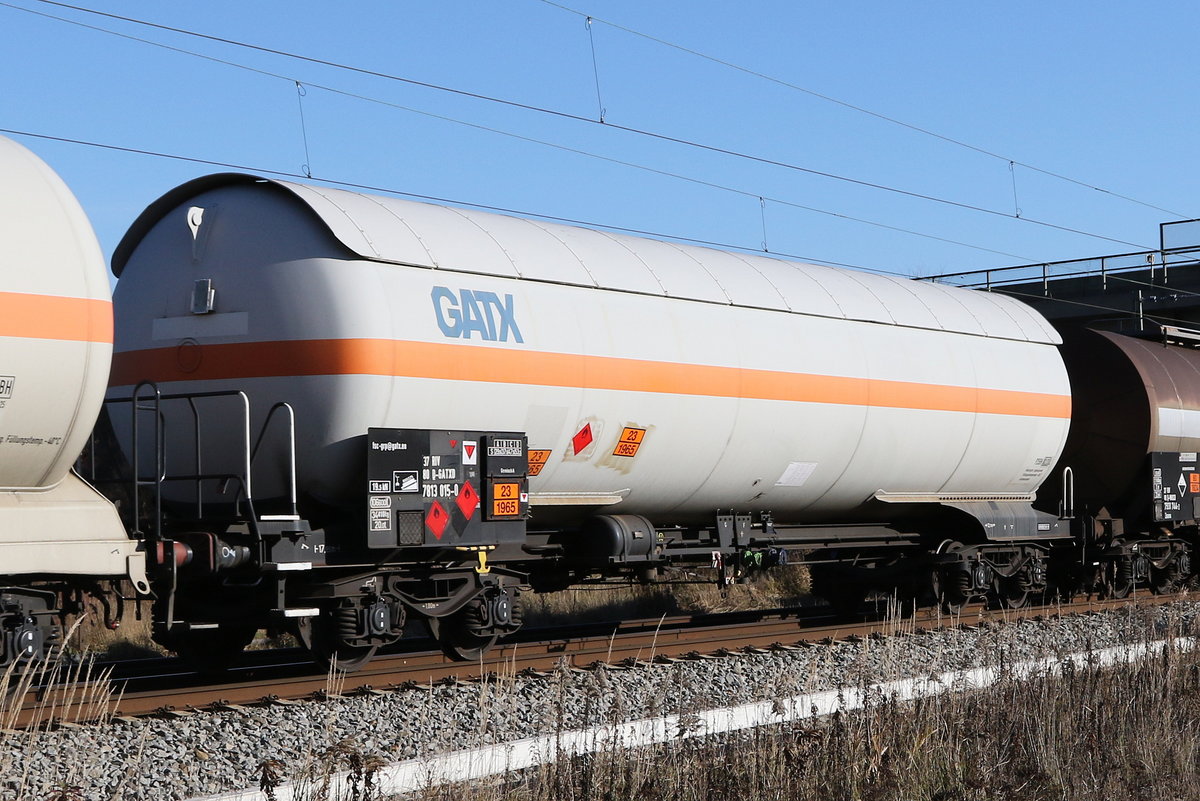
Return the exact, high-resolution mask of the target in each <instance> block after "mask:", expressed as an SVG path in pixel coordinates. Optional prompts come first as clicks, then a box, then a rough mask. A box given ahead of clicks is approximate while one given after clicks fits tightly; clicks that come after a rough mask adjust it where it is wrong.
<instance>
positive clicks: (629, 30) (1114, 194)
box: [539, 0, 1192, 219]
mask: <svg viewBox="0 0 1200 801" xmlns="http://www.w3.org/2000/svg"><path fill="white" fill-rule="evenodd" d="M539 2H542V3H545V4H546V5H548V6H552V7H554V8H557V9H560V10H562V11H566V12H567V13H569V14H575V15H576V16H580V17H586V18H587V19H589V20H591V21H592V22H599V23H602V24H604V25H607V26H608V27H610V28H613V29H615V30H619V31H623V32H625V33H628V34H630V35H631V36H637V37H639V38H642V39H646V40H647V41H651V42H654V43H656V44H659V45H662V46H664V47H669V48H672V49H674V50H678V51H680V52H682V53H687V54H688V55H692V56H695V57H697V58H701V59H704V60H706V61H710V62H712V63H714V64H719V65H721V66H723V67H727V68H729V69H732V70H736V71H738V72H741V73H744V74H746V75H752V76H754V77H756V78H761V79H762V80H765V81H769V82H771V83H774V84H777V85H779V86H783V87H786V88H788V89H793V90H795V91H797V92H802V93H803V94H806V95H809V96H811V97H815V98H818V99H820V100H824V101H826V102H828V103H833V104H835V105H838V106H842V107H843V108H848V109H851V110H852V111H856V112H858V113H860V114H866V115H867V116H870V117H874V118H876V119H878V120H883V121H884V122H887V123H890V124H892V125H898V126H900V127H901V128H906V129H908V130H910V131H914V132H916V133H919V134H923V135H925V136H930V137H933V138H934V139H939V140H941V141H943V142H946V143H948V144H952V145H956V146H957V147H962V148H966V149H967V150H971V151H974V152H976V153H979V154H981V155H984V156H988V157H990V158H994V159H999V160H1000V161H1003V162H1005V163H1007V164H1010V165H1012V164H1015V165H1016V166H1018V167H1023V168H1025V169H1027V170H1030V171H1032V172H1037V173H1041V174H1042V175H1047V176H1049V177H1051V178H1057V179H1058V180H1060V181H1066V182H1068V183H1071V184H1074V185H1076V186H1081V187H1083V188H1085V189H1091V190H1093V191H1096V192H1100V193H1103V194H1105V195H1111V196H1112V197H1115V198H1118V199H1120V200H1125V201H1128V202H1130V203H1135V204H1137V205H1139V206H1144V207H1146V208H1149V209H1154V210H1155V211H1161V212H1163V213H1165V214H1170V215H1173V216H1175V217H1179V218H1181V219H1188V218H1189V217H1190V216H1192V215H1187V214H1183V213H1181V212H1178V211H1172V210H1171V209H1167V208H1163V207H1162V206H1156V205H1154V204H1153V203H1148V202H1146V201H1144V200H1139V199H1137V198H1135V197H1130V196H1128V195H1123V194H1121V193H1120V192H1114V191H1112V190H1111V189H1105V188H1104V187H1101V186H1095V185H1093V184H1090V183H1088V182H1086V181H1081V180H1079V179H1077V178H1072V177H1071V176H1069V175H1063V174H1061V173H1057V172H1054V171H1053V170H1047V169H1045V168H1042V167H1038V166H1035V165H1033V164H1030V163H1028V162H1024V161H1018V160H1016V159H1012V158H1009V157H1008V156H1004V155H1001V154H999V153H995V152H993V151H991V150H988V149H986V148H983V147H979V146H978V145H973V144H971V143H970V142H964V141H962V140H961V139H955V138H954V137H952V136H946V135H945V134H940V133H938V132H937V131H932V130H930V129H928V128H922V127H921V126H919V125H914V124H912V123H909V122H905V121H904V120H900V119H896V118H895V117H889V116H888V115H886V114H881V113H879V112H878V111H872V110H871V109H869V108H865V107H863V106H859V105H855V104H854V103H849V102H847V101H845V100H840V99H839V98H836V97H832V96H831V95H827V94H823V93H821V92H817V91H815V90H813V89H809V88H807V87H804V86H800V85H798V84H794V83H792V82H790V81H785V80H784V79H782V78H778V77H776V76H774V75H769V74H767V73H764V72H760V71H758V70H754V69H751V68H749V67H744V66H742V65H740V64H735V63H733V62H731V61H727V60H725V59H722V58H718V57H716V56H713V55H709V54H708V53H703V52H701V51H699V50H694V49H692V48H690V47H685V46H684V45H681V44H678V43H676V42H671V41H669V40H666V39H662V38H660V37H657V36H653V35H651V34H648V33H645V32H643V31H639V30H636V29H634V28H630V27H627V26H625V25H621V24H619V23H616V22H612V21H611V20H607V19H604V18H602V17H597V16H595V15H594V14H587V13H585V12H583V11H578V10H576V9H574V8H570V7H568V6H565V5H563V4H561V3H557V2H554V0H539Z"/></svg>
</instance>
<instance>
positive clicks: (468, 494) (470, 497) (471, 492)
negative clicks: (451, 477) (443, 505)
mask: <svg viewBox="0 0 1200 801" xmlns="http://www.w3.org/2000/svg"><path fill="white" fill-rule="evenodd" d="M454 502H455V503H456V504H458V510H459V511H460V512H462V513H463V517H465V518H467V519H468V520H470V519H471V518H472V517H474V515H475V507H477V506H479V493H478V492H476V491H475V488H474V487H472V486H471V482H470V481H464V482H463V485H462V486H461V487H460V488H459V490H458V498H456V499H455V501H454Z"/></svg>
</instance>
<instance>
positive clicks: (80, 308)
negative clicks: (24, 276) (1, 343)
mask: <svg viewBox="0 0 1200 801" xmlns="http://www.w3.org/2000/svg"><path fill="white" fill-rule="evenodd" d="M0 337H24V338H26V339H63V340H70V341H74V342H102V343H105V344H112V341H113V315H112V303H111V302H110V301H107V300H93V299H90V298H66V297H61V296H59V295H34V294H31V293H26V292H0Z"/></svg>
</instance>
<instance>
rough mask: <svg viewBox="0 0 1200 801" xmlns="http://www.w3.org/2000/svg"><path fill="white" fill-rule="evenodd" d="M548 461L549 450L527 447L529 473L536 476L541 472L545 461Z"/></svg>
mask: <svg viewBox="0 0 1200 801" xmlns="http://www.w3.org/2000/svg"><path fill="white" fill-rule="evenodd" d="M548 461H550V451H548V450H544V451H542V450H535V449H533V448H530V449H529V475H531V476H536V475H537V474H538V473H540V472H542V468H543V467H545V466H546V462H548Z"/></svg>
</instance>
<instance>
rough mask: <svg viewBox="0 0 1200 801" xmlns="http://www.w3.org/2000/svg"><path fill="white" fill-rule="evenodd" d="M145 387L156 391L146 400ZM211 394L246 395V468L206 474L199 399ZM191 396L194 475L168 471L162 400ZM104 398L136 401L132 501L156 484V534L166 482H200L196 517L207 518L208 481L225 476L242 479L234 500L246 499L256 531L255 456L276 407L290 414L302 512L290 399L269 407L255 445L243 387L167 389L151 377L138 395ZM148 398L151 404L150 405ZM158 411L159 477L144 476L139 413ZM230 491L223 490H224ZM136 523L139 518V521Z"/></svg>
mask: <svg viewBox="0 0 1200 801" xmlns="http://www.w3.org/2000/svg"><path fill="white" fill-rule="evenodd" d="M145 388H150V389H152V390H153V393H154V394H153V395H152V396H150V397H148V398H146V399H144V400H143V398H142V393H143V391H144V390H145ZM207 398H239V399H240V400H241V403H240V407H241V416H242V420H241V437H240V439H241V446H242V447H241V458H240V461H241V472H240V475H239V474H235V473H213V474H207V473H205V472H204V457H203V452H204V449H203V447H202V445H203V432H202V428H201V423H202V417H203V415H202V414H201V410H200V408H199V405H198V404H197V401H199V400H204V399H207ZM177 400H184V401H187V404H188V408H189V410H190V411H191V420H192V440H193V448H194V454H193V472H192V473H191V474H190V475H173V476H168V475H167V469H166V455H165V448H164V443H163V438H164V433H163V426H164V419H165V415H164V414H163V404H164V403H165V402H167V401H177ZM105 403H106V404H107V403H111V404H117V403H131V404H132V405H133V428H132V438H133V448H132V450H133V453H132V461H133V465H134V491H133V496H134V497H133V505H134V509H135V515H136V514H137V511H136V510H139V509H140V506H139V500H140V499H139V489H138V487H139V486H149V485H151V484H153V485H154V486H155V512H154V514H155V518H156V520H155V524H154V527H155V533H154V537H155V539H161V525H162V491H161V486H162V484H163V483H164V482H166V481H194V482H195V487H196V499H195V504H196V517H197V518H202V517H203V515H204V491H203V482H205V481H213V480H222V481H224V482H225V484H226V486H227V485H228V483H229V482H230V481H234V482H236V484H237V492H236V493H235V496H234V503H235V504H237V505H242V504H244V506H245V509H244V511H245V512H246V513H247V515H248V517H249V518H250V525H251V528H252V529H253V530H257V518H256V512H255V509H254V506H255V502H254V489H253V468H254V459H255V457H256V456H257V454H258V452H259V450H260V448H261V446H262V444H263V440H264V438H265V436H266V433H267V429H268V428H269V427H270V425H271V423H272V421H273V420H274V418H275V416H276V413H277V412H282V413H283V414H284V416H285V417H286V423H285V425H286V435H287V471H288V475H287V481H288V502H289V506H290V509H291V514H292V516H296V515H297V514H298V509H299V500H298V492H297V477H296V413H295V410H294V409H293V408H292V406H291V404H289V403H287V402H282V401H281V402H279V403H276V404H275V405H274V406H272V407H271V408H270V410H269V411H268V412H267V416H266V418H265V420H264V421H263V424H262V426H261V428H260V430H259V434H258V437H257V439H256V440H255V441H254V444H253V447H252V446H251V426H250V398H249V397H248V396H247V395H246V393H245V392H244V391H242V390H213V391H208V392H175V393H168V394H163V393H162V392H160V391H159V389H158V387H157V386H156V385H155V384H154V383H153V382H150V381H144V382H142V383H141V384H138V385H137V387H136V388H135V389H134V393H133V395H131V396H129V397H119V398H108V399H107V400H106V401H105ZM147 403H149V404H150V405H146V404H147ZM147 411H153V412H154V413H155V419H156V423H155V429H154V436H155V440H154V453H155V458H156V468H157V471H156V478H155V479H153V480H152V479H143V478H142V477H141V475H140V472H139V471H140V469H141V467H140V460H141V453H140V451H141V448H140V444H141V443H140V436H141V435H140V433H139V428H138V425H137V416H138V413H139V412H147ZM224 491H225V490H222V492H224ZM136 525H137V523H136V522H135V526H136Z"/></svg>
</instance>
